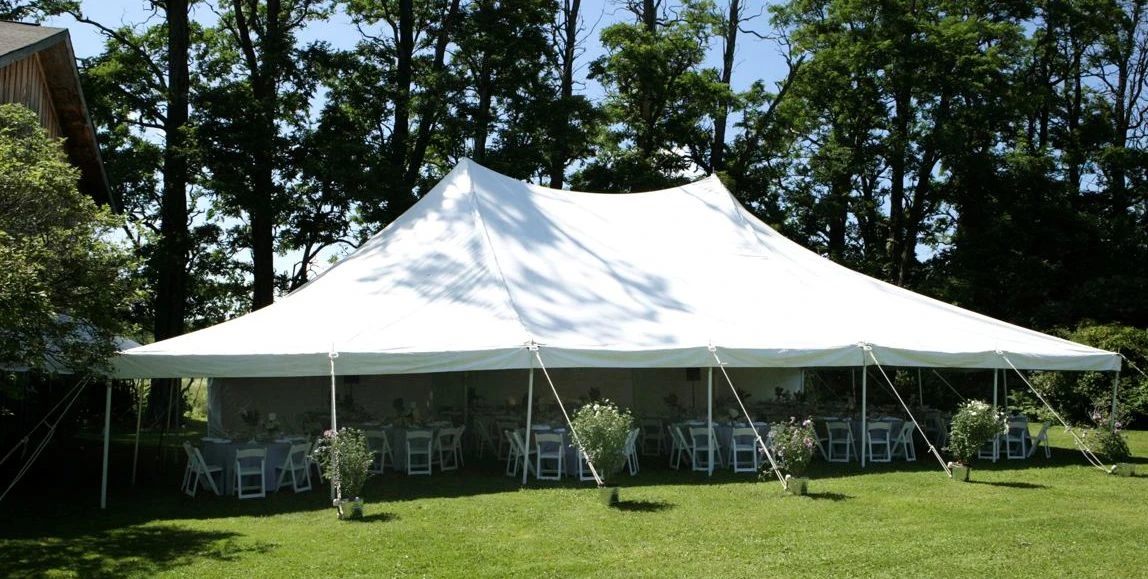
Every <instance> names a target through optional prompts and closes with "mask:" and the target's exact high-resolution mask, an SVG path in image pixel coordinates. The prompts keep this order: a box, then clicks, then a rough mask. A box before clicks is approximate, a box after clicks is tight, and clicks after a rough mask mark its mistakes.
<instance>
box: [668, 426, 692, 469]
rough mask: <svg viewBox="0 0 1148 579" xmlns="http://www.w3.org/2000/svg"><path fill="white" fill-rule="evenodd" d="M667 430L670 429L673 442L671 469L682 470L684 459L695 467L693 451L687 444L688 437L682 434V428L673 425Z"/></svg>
mask: <svg viewBox="0 0 1148 579" xmlns="http://www.w3.org/2000/svg"><path fill="white" fill-rule="evenodd" d="M666 428H669V429H670V440H671V441H672V444H671V447H670V467H672V468H673V469H674V470H678V469H679V468H681V464H682V459H683V458H685V459H686V460H687V461H689V463H690V464H691V465H693V463H694V454H693V451H691V450H690V444H689V443H688V442H686V435H685V434H684V433H682V427H681V426H679V425H677V424H671V425H669V426H667V427H666Z"/></svg>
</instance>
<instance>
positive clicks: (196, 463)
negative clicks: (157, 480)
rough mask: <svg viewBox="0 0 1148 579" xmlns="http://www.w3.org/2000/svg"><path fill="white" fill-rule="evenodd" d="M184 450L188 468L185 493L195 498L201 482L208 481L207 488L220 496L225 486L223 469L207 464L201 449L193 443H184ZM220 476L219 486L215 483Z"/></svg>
mask: <svg viewBox="0 0 1148 579" xmlns="http://www.w3.org/2000/svg"><path fill="white" fill-rule="evenodd" d="M183 450H184V452H185V453H186V454H187V468H185V469H184V471H183V492H184V493H186V494H187V495H188V496H191V497H194V496H195V491H196V490H197V489H198V488H199V484H200V480H202V479H207V484H206V486H207V488H209V489H211V492H213V493H215V494H216V496H219V495H220V494H222V493H220V492H219V488H220V487H221V486H223V467H222V466H219V465H215V464H207V461H205V460H203V454H202V453H200V451H199V449H198V448H196V447H194V446H192V445H191V443H189V442H187V441H184V443H183ZM217 474H218V475H219V484H218V485H217V484H216V483H215V475H217Z"/></svg>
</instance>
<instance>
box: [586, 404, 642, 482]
mask: <svg viewBox="0 0 1148 579" xmlns="http://www.w3.org/2000/svg"><path fill="white" fill-rule="evenodd" d="M570 424H571V426H572V427H573V429H574V432H575V436H576V443H577V444H578V445H579V447H580V448H581V449H582V452H583V453H585V455H586V458H587V459H588V460H589V461H590V463H591V464H593V465H594V469H595V470H597V471H598V477H599V478H600V479H601V480H602V482H601V484H600V485H599V486H603V485H605V483H606V480H607V479H609V477H611V476H613V475H614V474H615V473H617V472H618V471H620V470H622V467H623V466H625V464H626V455H625V450H626V448H625V447H626V437H627V436H629V434H630V429H632V428H633V427H634V426H633V425H634V417H633V416H632V415H631V414H630V411H629V410H626V409H620V408H618V406H617V405H615V404H614V403H613V402H610V401H609V400H606V399H603V400H601V401H596V402H590V403H589V404H586V405H584V406H582V407H581V408H579V409H578V410H577V411H575V412H574V417H573V418H572V419H571V420H570Z"/></svg>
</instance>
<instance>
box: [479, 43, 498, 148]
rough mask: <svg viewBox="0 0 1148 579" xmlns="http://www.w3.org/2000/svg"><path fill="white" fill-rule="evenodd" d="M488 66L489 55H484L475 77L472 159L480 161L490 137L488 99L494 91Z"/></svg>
mask: <svg viewBox="0 0 1148 579" xmlns="http://www.w3.org/2000/svg"><path fill="white" fill-rule="evenodd" d="M490 68H491V67H490V57H489V56H488V55H484V56H483V57H482V62H481V63H480V64H479V67H478V70H477V71H476V72H477V73H478V78H476V79H475V89H476V90H477V91H478V106H477V107H476V108H475V110H474V160H476V161H478V162H480V163H481V162H482V161H483V160H484V159H485V158H486V141H487V140H488V139H489V138H490V100H491V94H492V93H493V92H494V87H493V86H492V85H493V84H494V79H493V78H491V75H492V72H491V70H490Z"/></svg>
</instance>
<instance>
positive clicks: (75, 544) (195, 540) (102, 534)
mask: <svg viewBox="0 0 1148 579" xmlns="http://www.w3.org/2000/svg"><path fill="white" fill-rule="evenodd" d="M239 537H240V535H238V534H236V533H231V532H205V531H191V530H187V529H180V528H178V527H173V526H155V527H128V528H118V529H105V530H99V531H93V532H90V533H79V534H74V533H68V532H65V533H61V534H56V535H54V536H52V537H51V538H47V537H43V536H34V537H33V536H29V537H26V538H16V539H8V540H5V541H0V568H3V569H6V570H7V571H6V573H9V575H8V576H10V577H21V576H26V577H40V576H45V575H75V576H79V577H97V576H98V577H105V576H106V577H122V576H128V575H153V574H155V573H158V572H161V571H166V570H171V569H175V568H178V567H181V566H184V565H188V564H191V563H192V562H193V561H196V560H201V559H203V558H214V559H218V560H221V561H230V560H234V559H236V558H238V557H240V556H242V555H244V554H246V553H266V552H268V551H270V550H271V549H273V548H274V547H273V546H271V545H267V544H262V543H260V544H255V545H250V544H241V543H240V542H239V541H238V540H237V539H238V538H239Z"/></svg>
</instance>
